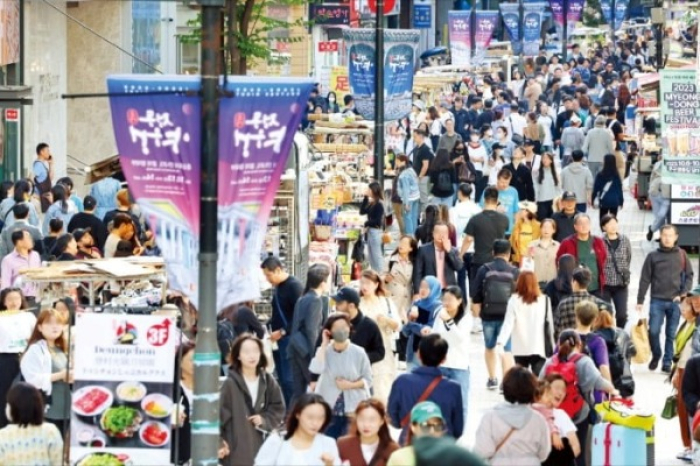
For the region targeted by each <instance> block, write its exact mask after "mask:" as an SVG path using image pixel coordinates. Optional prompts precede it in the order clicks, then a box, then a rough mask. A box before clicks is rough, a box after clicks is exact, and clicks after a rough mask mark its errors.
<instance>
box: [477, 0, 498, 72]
mask: <svg viewBox="0 0 700 466" xmlns="http://www.w3.org/2000/svg"><path fill="white" fill-rule="evenodd" d="M497 22H498V12H497V11H481V10H480V11H477V12H476V32H475V34H474V41H475V42H476V47H475V49H476V50H475V52H474V64H475V65H481V64H482V63H483V61H484V58H486V52H487V51H488V48H489V44H491V39H492V38H493V32H494V31H495V29H496V23H497Z"/></svg>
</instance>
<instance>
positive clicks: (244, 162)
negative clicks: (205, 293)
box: [216, 76, 313, 309]
mask: <svg viewBox="0 0 700 466" xmlns="http://www.w3.org/2000/svg"><path fill="white" fill-rule="evenodd" d="M312 87H313V82H312V81H311V80H309V79H308V78H301V79H296V78H285V79H273V78H261V77H256V78H254V79H251V78H249V77H242V76H229V77H228V78H227V80H226V90H227V91H230V92H231V95H232V96H233V97H231V98H222V99H221V104H220V114H219V129H220V131H219V247H218V252H219V261H218V271H217V274H216V281H217V289H218V294H217V303H218V309H222V308H223V307H225V306H228V305H230V304H233V303H238V302H242V301H249V300H254V299H257V298H258V297H259V295H260V283H259V278H258V277H259V269H260V251H261V250H262V243H263V240H264V238H265V230H266V229H267V219H268V217H269V214H270V209H271V207H272V203H273V202H274V199H275V195H276V194H277V188H278V187H279V183H280V177H281V176H282V173H283V172H284V169H285V167H286V165H287V157H288V156H289V150H290V149H291V145H292V142H293V140H294V133H295V131H296V130H297V128H298V127H299V123H300V122H301V117H302V115H303V113H304V111H305V108H306V101H307V100H308V98H309V95H310V94H311V89H312Z"/></svg>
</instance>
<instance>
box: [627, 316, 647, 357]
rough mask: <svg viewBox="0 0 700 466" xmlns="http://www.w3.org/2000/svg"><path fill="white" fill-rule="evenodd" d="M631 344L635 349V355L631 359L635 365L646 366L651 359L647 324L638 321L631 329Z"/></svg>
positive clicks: (645, 321) (644, 321) (644, 320)
mask: <svg viewBox="0 0 700 466" xmlns="http://www.w3.org/2000/svg"><path fill="white" fill-rule="evenodd" d="M630 336H631V337H632V343H634V347H635V348H636V349H637V354H636V355H634V357H632V362H633V363H635V364H646V363H648V362H649V360H650V359H651V346H650V345H649V322H648V321H647V320H646V319H639V322H637V325H635V326H634V327H632V333H631V335H630Z"/></svg>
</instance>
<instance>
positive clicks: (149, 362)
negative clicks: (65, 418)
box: [70, 313, 178, 466]
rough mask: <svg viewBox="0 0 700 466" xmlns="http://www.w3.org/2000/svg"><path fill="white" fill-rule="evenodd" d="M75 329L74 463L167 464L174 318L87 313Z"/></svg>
mask: <svg viewBox="0 0 700 466" xmlns="http://www.w3.org/2000/svg"><path fill="white" fill-rule="evenodd" d="M76 332H77V334H78V335H80V338H77V339H76V353H77V354H80V357H79V358H76V361H75V371H74V374H75V383H74V385H73V394H72V401H71V433H70V462H71V465H76V466H97V465H100V466H103V465H108V466H127V465H130V464H134V465H139V466H140V465H143V466H148V465H154V466H155V465H163V464H170V448H171V445H172V442H173V432H174V431H173V430H172V428H171V418H172V417H174V416H175V415H176V414H177V411H178V410H177V409H176V404H177V403H175V402H174V401H173V381H174V377H175V364H174V363H175V357H174V356H175V352H176V351H175V344H176V326H175V321H174V320H173V319H172V318H169V317H164V316H132V315H115V314H92V313H85V314H80V315H78V317H77V323H76Z"/></svg>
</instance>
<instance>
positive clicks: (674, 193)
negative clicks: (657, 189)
mask: <svg viewBox="0 0 700 466" xmlns="http://www.w3.org/2000/svg"><path fill="white" fill-rule="evenodd" d="M671 197H672V198H673V199H688V200H694V199H700V185H698V186H693V185H686V184H674V185H671Z"/></svg>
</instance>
